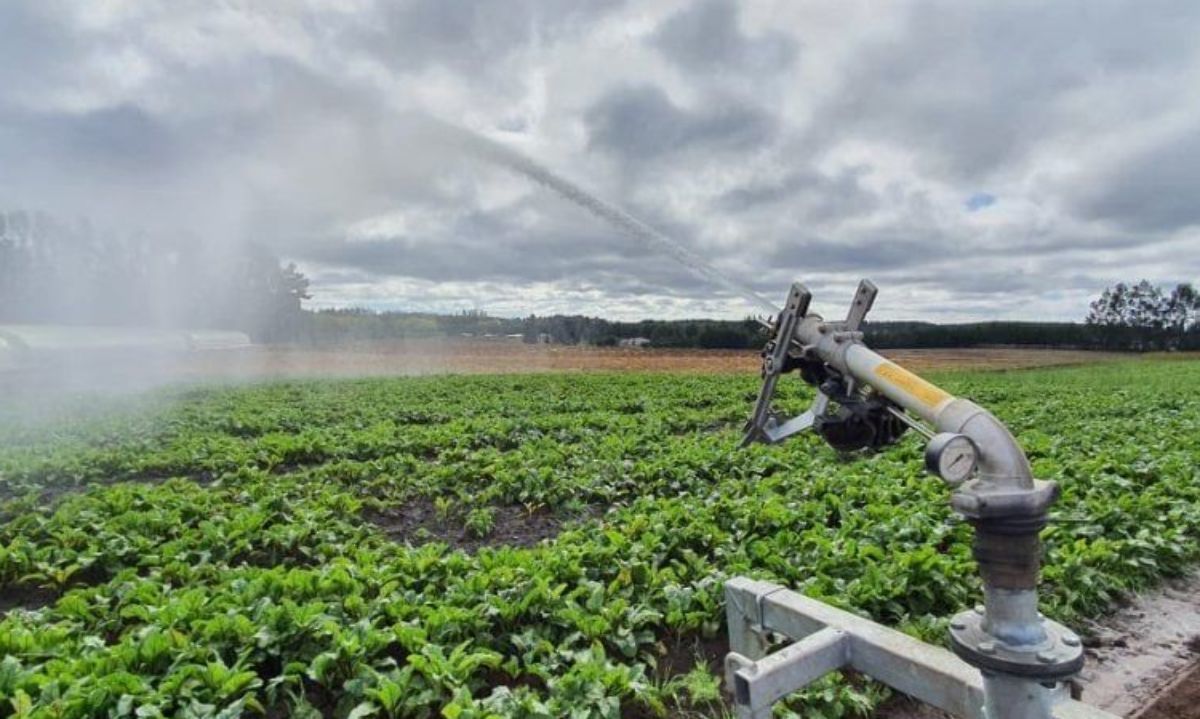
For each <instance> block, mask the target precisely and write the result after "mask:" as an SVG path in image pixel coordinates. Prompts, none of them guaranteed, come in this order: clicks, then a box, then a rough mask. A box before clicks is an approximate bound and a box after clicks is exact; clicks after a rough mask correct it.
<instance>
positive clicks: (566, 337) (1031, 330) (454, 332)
mask: <svg viewBox="0 0 1200 719" xmlns="http://www.w3.org/2000/svg"><path fill="white" fill-rule="evenodd" d="M303 326H304V328H305V329H304V335H303V336H302V337H297V338H296V339H297V341H300V342H304V343H309V344H318V345H319V344H340V343H347V342H351V343H352V342H370V341H378V340H389V339H401V338H416V337H472V338H483V339H491V340H494V341H504V340H508V341H518V340H519V341H523V342H539V341H549V342H553V343H555V344H590V345H596V346H602V347H603V346H614V345H617V344H618V343H619V342H620V341H621V340H625V339H633V338H638V337H642V338H646V339H648V340H650V343H649V344H650V346H651V347H663V348H698V349H757V348H761V347H762V345H763V343H764V342H766V340H767V335H766V331H765V330H764V329H763V328H762V326H761V325H760V324H759V323H758V322H757V321H756V320H754V319H752V318H748V319H745V320H706V319H698V320H643V321H641V322H612V321H609V320H605V319H600V318H597V317H585V316H582V315H570V316H567V315H554V316H550V317H536V316H530V317H524V318H517V319H513V318H501V317H489V316H487V315H485V314H482V313H479V312H467V313H462V314H457V315H435V314H416V313H396V312H386V313H374V312H371V311H368V310H321V311H317V312H310V313H307V317H306V321H305V322H304V323H303ZM863 330H864V333H865V335H866V342H867V344H869V345H870V346H872V347H877V348H880V349H888V348H899V347H907V348H933V347H977V346H981V345H1020V346H1034V347H1054V348H1064V349H1065V348H1071V349H1098V350H1132V351H1146V350H1165V349H1200V327H1198V326H1196V325H1195V323H1193V324H1192V326H1191V327H1190V328H1188V329H1187V330H1185V331H1182V332H1174V333H1171V332H1169V331H1166V330H1163V329H1157V328H1143V327H1136V326H1118V325H1101V324H1097V323H1090V324H1089V323H1076V322H970V323H961V324H934V323H931V322H868V323H866V324H865V325H864V327H863Z"/></svg>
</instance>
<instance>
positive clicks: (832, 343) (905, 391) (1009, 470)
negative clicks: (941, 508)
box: [814, 333, 1034, 490]
mask: <svg viewBox="0 0 1200 719" xmlns="http://www.w3.org/2000/svg"><path fill="white" fill-rule="evenodd" d="M821 335H825V336H821ZM816 339H817V340H818V341H817V342H815V343H814V345H815V347H816V350H817V352H818V353H819V354H821V355H822V356H823V357H827V359H826V361H827V362H830V364H833V365H834V366H835V367H837V368H838V369H841V370H843V371H845V372H848V373H849V374H850V376H851V377H853V378H854V379H855V380H857V381H858V382H862V383H864V384H868V385H870V386H872V387H874V388H875V389H876V390H878V391H879V392H881V393H883V395H884V396H886V397H887V398H888V399H890V400H892V401H893V402H895V403H896V404H898V405H900V406H901V407H904V408H905V409H907V410H909V411H910V412H912V413H913V414H916V415H917V416H919V417H921V418H922V419H925V420H926V421H928V422H931V423H932V424H933V425H934V426H935V427H936V428H937V429H938V431H939V432H956V433H958V434H963V435H966V436H967V437H969V438H970V439H971V440H972V441H973V442H975V446H976V447H977V449H978V450H979V479H981V480H983V481H982V482H981V484H983V485H984V486H988V487H992V488H995V489H1000V490H1029V489H1032V488H1033V486H1034V483H1033V472H1032V470H1031V469H1030V467H1029V460H1028V459H1026V458H1025V452H1024V451H1023V450H1022V449H1021V446H1020V445H1019V444H1017V440H1016V439H1015V438H1013V436H1012V433H1011V432H1009V431H1008V428H1007V427H1005V426H1004V424H1003V423H1001V422H1000V420H998V419H996V417H995V416H994V415H993V414H992V413H991V412H988V411H987V410H986V409H984V408H982V407H980V406H979V405H977V404H975V403H974V402H972V401H970V400H966V399H961V398H958V397H954V396H952V395H950V394H949V393H948V392H946V391H944V390H942V389H941V388H940V387H937V386H936V385H934V384H932V383H930V382H927V381H926V380H924V379H922V378H921V377H918V376H917V375H915V374H913V373H912V372H909V371H908V370H906V369H904V368H903V367H900V366H899V365H897V364H895V363H893V362H890V361H888V360H887V359H885V358H884V357H882V356H881V355H879V354H877V353H876V352H874V351H872V350H871V349H869V348H867V347H866V346H864V345H862V344H861V343H858V342H845V341H843V342H837V341H836V338H829V337H828V333H820V334H818V335H817V337H816Z"/></svg>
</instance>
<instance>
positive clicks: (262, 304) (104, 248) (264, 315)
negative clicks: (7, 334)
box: [0, 212, 308, 341]
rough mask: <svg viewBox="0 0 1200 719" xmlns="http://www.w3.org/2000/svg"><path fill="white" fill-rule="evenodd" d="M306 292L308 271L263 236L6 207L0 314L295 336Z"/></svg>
mask: <svg viewBox="0 0 1200 719" xmlns="http://www.w3.org/2000/svg"><path fill="white" fill-rule="evenodd" d="M307 298H308V279H307V278H305V277H304V275H303V274H302V273H300V272H299V271H298V270H297V269H296V267H295V265H284V264H282V263H281V262H280V261H279V259H278V258H277V257H276V256H275V255H274V254H272V253H271V252H269V251H268V250H267V249H266V248H264V247H262V246H259V245H255V244H245V245H231V246H227V247H219V246H214V245H213V244H211V243H204V242H200V241H198V240H197V239H196V238H194V237H187V236H185V235H177V236H168V237H162V236H156V235H150V234H134V235H118V234H113V233H107V232H103V231H101V230H98V229H96V228H94V227H93V226H92V225H91V224H89V223H87V222H78V223H74V224H71V223H65V222H61V221H59V220H57V219H55V218H54V217H52V216H50V215H47V214H44V213H35V212H0V324H68V325H117V326H122V325H123V326H142V327H146V326H149V327H181V328H191V329H232V330H241V331H244V332H246V333H248V334H249V335H250V336H251V337H253V338H254V339H255V340H258V341H289V340H292V339H294V338H296V337H297V336H299V334H300V332H301V326H302V324H303V322H304V317H305V316H304V313H303V311H302V310H301V301H302V300H304V299H307Z"/></svg>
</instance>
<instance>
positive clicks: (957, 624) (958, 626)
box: [950, 619, 967, 632]
mask: <svg viewBox="0 0 1200 719" xmlns="http://www.w3.org/2000/svg"><path fill="white" fill-rule="evenodd" d="M950 628H951V629H953V630H954V631H956V632H961V631H962V630H964V629H966V628H967V623H966V622H964V621H963V620H961V619H955V620H954V621H952V622H950Z"/></svg>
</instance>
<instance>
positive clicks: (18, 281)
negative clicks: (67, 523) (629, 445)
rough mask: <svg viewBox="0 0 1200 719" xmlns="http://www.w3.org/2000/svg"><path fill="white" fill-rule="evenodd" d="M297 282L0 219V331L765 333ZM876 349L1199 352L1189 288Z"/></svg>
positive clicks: (267, 259)
mask: <svg viewBox="0 0 1200 719" xmlns="http://www.w3.org/2000/svg"><path fill="white" fill-rule="evenodd" d="M305 299H309V293H308V279H307V278H306V277H305V276H304V275H303V274H302V273H301V272H299V271H298V270H297V269H296V267H295V265H291V264H286V265H285V264H284V263H282V262H281V261H280V260H279V258H278V257H276V256H275V255H274V254H272V253H271V252H269V251H268V250H266V249H265V248H263V247H260V246H257V245H234V246H230V247H225V248H217V247H213V246H212V245H211V244H208V243H200V242H197V241H196V240H195V238H188V237H184V236H181V237H176V238H172V239H166V240H164V239H163V238H161V237H153V238H152V237H139V236H132V237H131V236H117V235H113V234H110V233H104V232H101V231H98V230H96V229H94V228H93V227H91V226H90V225H88V224H87V223H76V224H66V223H62V222H59V221H56V220H55V219H54V218H52V217H50V216H47V215H44V214H39V213H27V212H8V213H4V212H0V324H75V325H130V326H158V327H187V328H192V329H230V330H241V331H244V332H246V333H248V334H249V335H250V336H251V337H252V338H254V339H255V340H256V341H258V342H277V343H301V344H308V345H332V344H341V343H349V342H369V341H380V340H397V339H404V338H418V337H426V338H428V337H464V336H466V337H472V338H483V339H494V340H496V341H524V342H551V343H556V344H590V345H598V346H611V345H616V344H619V343H620V342H621V341H622V340H632V339H634V338H644V339H646V340H648V341H649V344H650V346H653V347H666V348H703V349H750V348H758V347H761V346H762V344H763V343H764V342H765V340H766V335H765V332H764V330H763V329H762V327H761V326H760V324H759V323H758V322H757V321H756V320H754V319H753V318H747V319H744V320H732V321H723V320H707V319H695V320H644V321H641V322H613V321H609V320H605V319H600V318H596V317H586V316H582V315H569V316H568V315H554V316H550V317H537V316H534V315H530V316H529V317H523V318H501V317H491V316H488V315H487V314H486V313H483V312H462V313H459V314H453V315H438V314H427V313H401V312H385V313H377V312H373V311H370V310H363V309H340V310H319V311H311V310H305V309H302V301H303V300H305ZM864 331H865V333H866V339H867V342H868V343H869V344H870V345H872V346H874V347H879V348H896V347H972V346H978V345H1023V346H1038V347H1063V348H1067V347H1069V348H1080V349H1107V350H1135V351H1143V350H1172V349H1200V294H1198V293H1197V292H1196V290H1195V289H1194V288H1193V287H1192V286H1191V285H1188V284H1181V285H1177V286H1176V287H1174V288H1171V289H1163V288H1160V287H1156V286H1154V285H1152V284H1151V283H1149V282H1146V281H1144V280H1143V281H1141V282H1138V283H1136V284H1131V285H1127V284H1124V283H1121V284H1117V285H1114V286H1112V287H1109V288H1107V289H1105V290H1104V292H1103V293H1102V294H1101V295H1100V296H1099V297H1098V298H1097V299H1096V300H1095V301H1094V302H1093V303H1092V304H1091V307H1090V311H1089V313H1088V315H1087V317H1086V318H1085V321H1084V322H1081V323H1070V322H973V323H967V324H933V323H928V322H872V323H868V324H867V325H866V326H865V327H864Z"/></svg>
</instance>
